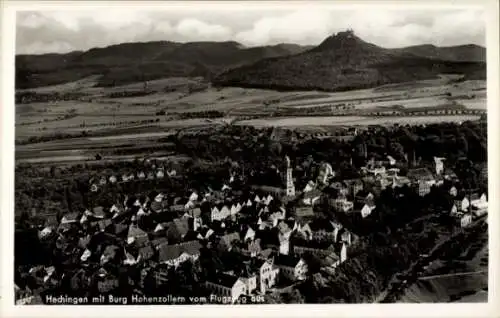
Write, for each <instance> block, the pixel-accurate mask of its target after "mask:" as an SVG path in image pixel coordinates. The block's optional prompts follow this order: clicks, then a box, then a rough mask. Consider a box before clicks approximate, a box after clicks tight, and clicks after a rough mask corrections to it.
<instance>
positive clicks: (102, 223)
mask: <svg viewBox="0 0 500 318" xmlns="http://www.w3.org/2000/svg"><path fill="white" fill-rule="evenodd" d="M97 226H98V227H99V230H100V231H101V232H104V231H106V230H113V231H114V226H113V223H112V222H111V220H110V219H104V220H99V221H98V222H97Z"/></svg>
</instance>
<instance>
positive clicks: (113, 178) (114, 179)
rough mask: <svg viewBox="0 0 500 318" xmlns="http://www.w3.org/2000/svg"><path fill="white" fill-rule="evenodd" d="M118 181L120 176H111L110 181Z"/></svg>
mask: <svg viewBox="0 0 500 318" xmlns="http://www.w3.org/2000/svg"><path fill="white" fill-rule="evenodd" d="M117 181H118V178H117V177H115V176H111V177H109V182H110V183H116V182H117Z"/></svg>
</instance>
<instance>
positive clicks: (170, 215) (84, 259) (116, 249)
mask: <svg viewBox="0 0 500 318" xmlns="http://www.w3.org/2000/svg"><path fill="white" fill-rule="evenodd" d="M443 160H444V159H443V158H436V159H435V164H436V171H435V173H432V172H431V171H430V170H429V169H426V168H416V169H410V170H409V171H408V173H407V174H406V176H399V175H398V173H399V169H398V168H397V165H396V162H395V160H394V159H393V158H391V157H388V160H386V161H379V162H375V161H374V160H371V161H370V162H369V163H368V164H367V166H366V167H364V168H363V169H362V176H363V177H361V178H359V179H352V180H343V181H338V180H336V181H334V180H335V171H334V170H333V169H332V167H331V165H329V164H327V163H325V164H323V165H322V166H321V169H319V174H318V176H317V178H315V180H311V181H310V182H308V183H307V185H306V186H305V188H304V189H303V190H302V191H296V189H295V184H294V179H293V171H292V170H293V169H292V168H291V164H290V160H289V159H288V158H286V173H285V179H286V180H285V182H284V183H285V185H286V187H285V189H278V190H276V189H270V190H269V189H268V188H266V187H257V188H254V189H256V190H255V191H253V192H251V193H250V194H245V195H243V192H242V191H239V190H238V189H233V182H234V179H235V177H236V176H235V175H231V174H230V175H229V177H228V180H227V182H226V183H225V184H224V186H223V187H222V188H221V189H220V190H212V189H208V190H207V189H203V190H201V189H192V190H190V191H188V192H185V193H183V194H182V195H180V194H172V193H168V194H167V193H158V192H156V191H151V192H150V193H148V194H147V195H142V196H135V195H132V194H129V195H125V196H124V198H123V201H122V202H110V205H109V206H107V207H104V206H96V207H92V208H89V209H87V210H85V211H81V212H71V213H67V214H66V215H64V216H63V217H62V218H61V219H57V218H56V217H55V216H54V217H49V218H48V219H47V220H46V223H45V224H44V225H43V226H42V227H41V228H40V230H39V239H40V240H41V241H51V240H52V241H55V243H56V247H57V248H58V250H60V251H61V254H62V255H63V256H62V257H66V258H67V259H68V261H72V262H74V263H77V264H80V268H79V269H78V270H76V271H74V272H72V273H57V270H56V269H55V268H54V267H53V266H52V267H48V268H45V267H43V266H37V267H33V268H32V269H31V270H30V272H29V275H32V276H33V277H36V278H37V279H38V282H39V284H40V285H41V286H54V285H57V284H58V281H59V280H60V279H61V277H62V275H71V279H70V282H71V283H70V285H71V288H72V289H75V290H78V289H82V288H86V287H88V286H91V285H94V286H97V289H98V290H99V292H101V293H107V292H110V291H113V290H114V289H115V288H118V287H119V279H118V275H117V273H116V271H115V270H113V268H116V267H137V268H141V269H142V272H143V273H147V272H150V271H153V272H154V275H155V277H156V280H157V281H162V279H163V280H164V279H165V277H167V275H166V271H168V270H169V269H172V268H174V269H175V268H178V267H179V266H180V265H181V264H182V263H184V262H186V261H196V260H198V259H199V258H200V255H201V250H202V249H203V248H208V249H216V250H218V251H219V252H221V253H237V254H239V255H240V256H241V258H240V259H241V264H226V267H225V268H222V269H220V270H219V271H217V272H216V273H215V274H214V275H213V277H208V278H207V279H206V281H204V282H203V284H204V286H205V288H206V289H208V290H210V292H211V293H213V294H215V295H219V296H221V297H231V299H232V300H233V301H236V300H237V299H238V298H239V297H240V296H242V295H258V294H266V293H268V292H273V291H276V290H280V289H282V288H288V287H289V286H291V285H293V284H295V283H297V282H300V281H302V280H304V279H306V277H307V273H308V257H310V256H313V257H316V258H317V259H320V260H321V266H322V267H323V268H324V269H325V270H330V271H335V268H336V267H337V266H338V265H339V264H341V263H342V262H344V261H345V260H346V259H347V257H348V251H349V249H350V248H351V247H352V246H353V245H354V244H356V241H357V237H356V236H355V235H354V234H353V233H351V232H350V231H349V230H347V229H346V228H345V227H344V226H343V225H342V224H340V223H339V222H337V221H336V220H333V219H332V220H330V221H328V222H325V221H324V220H319V219H318V218H316V217H315V210H314V207H315V205H317V204H318V203H319V202H322V201H323V202H324V198H325V194H324V193H325V191H327V190H328V192H329V195H328V199H327V200H328V202H329V204H330V205H331V207H332V209H336V210H338V211H342V212H344V213H360V214H361V216H362V217H363V218H366V217H368V216H369V215H370V214H371V213H372V212H373V211H374V210H375V209H376V204H375V202H376V197H377V195H378V192H379V191H381V190H383V189H385V188H387V187H393V188H395V187H401V186H403V185H410V186H411V187H413V188H414V189H415V191H416V192H417V193H418V194H419V195H421V196H424V195H426V194H428V193H429V192H430V189H431V187H432V186H434V185H436V186H440V185H443V184H444V181H445V180H456V175H454V173H453V172H452V171H451V170H449V169H444V165H443ZM175 174H176V171H175V170H171V171H165V170H164V169H162V168H158V169H156V170H152V171H149V172H148V173H145V172H139V173H137V174H126V175H123V176H121V178H118V176H113V175H112V176H107V177H102V178H100V179H99V180H91V182H90V191H91V192H96V191H98V190H100V189H101V188H102V189H104V188H105V186H106V185H107V184H113V183H116V182H140V181H141V180H146V179H153V178H164V177H168V176H173V175H175ZM366 184H371V186H370V191H368V190H367V189H366V187H365V185H366ZM266 190H269V191H266ZM449 193H450V195H452V196H453V197H454V198H455V201H454V204H453V206H452V207H451V208H450V209H451V210H450V213H451V215H453V216H456V217H457V220H459V222H460V224H461V225H462V226H464V227H465V226H468V225H469V224H470V223H471V222H472V221H473V218H474V217H480V216H481V215H483V214H484V213H486V212H487V205H488V203H487V198H486V195H485V194H481V195H477V193H476V194H474V195H467V194H460V193H459V192H458V191H457V189H456V188H455V187H454V186H452V187H451V188H450V189H449ZM287 202H293V203H294V204H293V205H287V204H286V203H287ZM233 265H234V267H238V268H245V270H244V271H241V270H239V271H236V270H233V269H231V266H233ZM90 268H92V271H90V270H89V269H90ZM91 272H92V273H91ZM142 276H144V275H142ZM132 284H135V283H134V282H132ZM140 286H141V282H139V283H137V288H140ZM23 299H24V298H23Z"/></svg>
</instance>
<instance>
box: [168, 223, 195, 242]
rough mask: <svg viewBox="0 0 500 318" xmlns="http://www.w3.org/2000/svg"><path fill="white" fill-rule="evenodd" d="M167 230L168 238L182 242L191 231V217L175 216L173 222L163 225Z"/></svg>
mask: <svg viewBox="0 0 500 318" xmlns="http://www.w3.org/2000/svg"><path fill="white" fill-rule="evenodd" d="M163 226H164V227H165V229H166V231H167V238H168V240H169V242H171V243H178V242H181V241H182V240H183V239H184V237H185V236H186V234H187V233H188V232H189V218H187V217H180V218H175V219H173V220H172V222H168V223H166V224H165V225H163Z"/></svg>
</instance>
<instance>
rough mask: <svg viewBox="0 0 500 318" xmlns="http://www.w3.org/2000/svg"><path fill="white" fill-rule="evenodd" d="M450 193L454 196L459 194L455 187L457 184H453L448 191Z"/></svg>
mask: <svg viewBox="0 0 500 318" xmlns="http://www.w3.org/2000/svg"><path fill="white" fill-rule="evenodd" d="M448 193H449V194H450V195H451V196H452V197H456V196H457V194H458V191H457V188H455V186H452V187H451V188H450V190H449V191H448Z"/></svg>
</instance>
